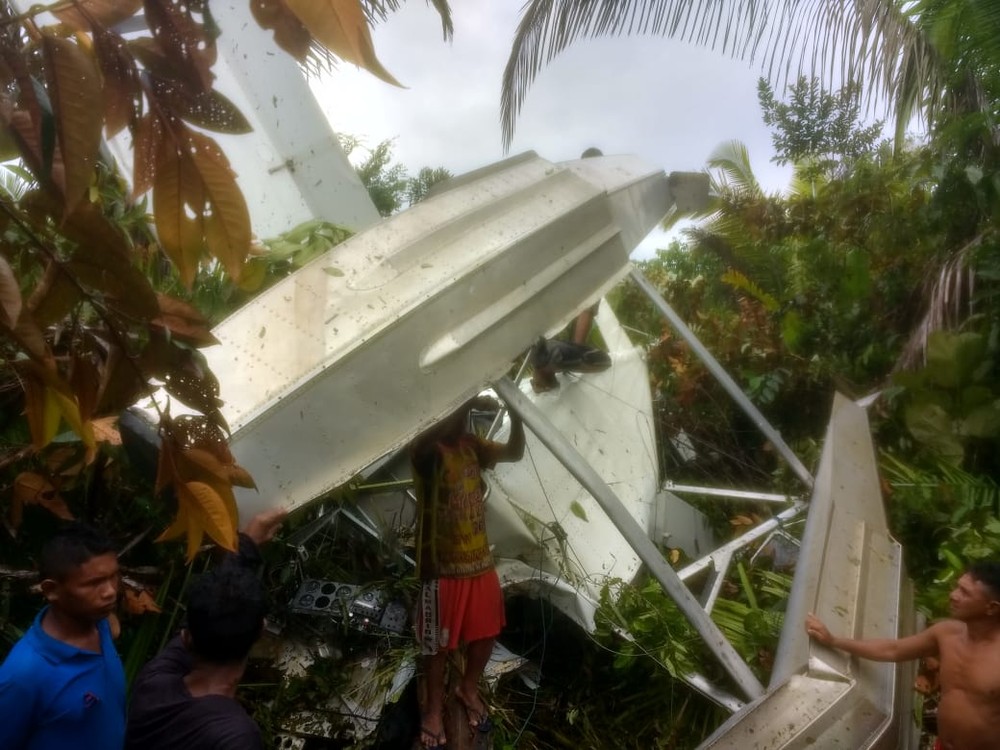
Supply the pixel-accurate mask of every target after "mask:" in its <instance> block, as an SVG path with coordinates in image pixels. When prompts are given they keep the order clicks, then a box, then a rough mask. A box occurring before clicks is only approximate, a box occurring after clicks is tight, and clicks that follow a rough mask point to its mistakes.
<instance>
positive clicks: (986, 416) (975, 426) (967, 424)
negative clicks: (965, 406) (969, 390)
mask: <svg viewBox="0 0 1000 750" xmlns="http://www.w3.org/2000/svg"><path fill="white" fill-rule="evenodd" d="M959 433H960V434H962V435H967V436H969V437H977V438H992V437H996V436H997V435H1000V406H998V405H997V404H996V403H992V404H989V405H988V406H983V407H980V408H978V409H976V410H975V411H973V412H972V413H971V414H969V415H968V416H967V417H966V418H965V419H963V420H962V423H961V426H960V428H959Z"/></svg>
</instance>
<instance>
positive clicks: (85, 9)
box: [52, 0, 142, 31]
mask: <svg viewBox="0 0 1000 750" xmlns="http://www.w3.org/2000/svg"><path fill="white" fill-rule="evenodd" d="M141 6H142V0H75V2H74V3H73V5H72V6H71V7H68V8H67V7H63V8H61V9H58V10H53V11H52V15H54V16H55V17H56V18H58V19H59V20H60V21H62V22H63V23H65V24H66V25H68V26H70V27H71V28H72V29H73V30H74V31H91V30H92V29H93V24H92V23H91V21H93V22H95V23H96V24H97V25H98V26H99V27H100V26H105V27H106V26H117V25H118V24H120V23H121V22H122V21H124V20H126V19H127V18H131V17H132V16H134V15H135V14H136V12H137V11H138V10H139V8H140V7H141Z"/></svg>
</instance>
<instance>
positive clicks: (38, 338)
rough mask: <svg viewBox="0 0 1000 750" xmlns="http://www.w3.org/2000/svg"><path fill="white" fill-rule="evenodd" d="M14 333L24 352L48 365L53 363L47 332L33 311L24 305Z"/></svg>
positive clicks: (36, 360)
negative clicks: (43, 330)
mask: <svg viewBox="0 0 1000 750" xmlns="http://www.w3.org/2000/svg"><path fill="white" fill-rule="evenodd" d="M12 335H13V337H14V340H15V341H16V342H17V343H18V344H19V345H20V346H21V348H22V350H23V351H24V353H25V354H27V355H28V356H29V357H30V358H31V359H32V360H34V361H35V362H38V363H40V364H45V365H48V366H52V365H53V362H54V360H53V359H52V350H51V349H49V345H48V342H46V340H45V334H44V333H43V332H42V329H41V328H39V326H38V324H37V323H36V322H35V319H34V316H33V315H32V314H31V312H30V311H28V310H27V309H25V308H23V307H22V308H21V315H20V317H19V318H18V319H17V324H16V325H15V326H14V330H13V332H12Z"/></svg>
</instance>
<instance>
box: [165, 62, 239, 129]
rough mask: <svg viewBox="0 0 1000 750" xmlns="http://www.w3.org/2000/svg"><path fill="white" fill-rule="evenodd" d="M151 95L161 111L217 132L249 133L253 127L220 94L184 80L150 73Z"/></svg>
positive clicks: (234, 106)
mask: <svg viewBox="0 0 1000 750" xmlns="http://www.w3.org/2000/svg"><path fill="white" fill-rule="evenodd" d="M150 82H151V88H152V93H153V95H154V96H155V97H156V100H157V102H158V103H159V105H160V106H161V107H162V108H165V109H166V110H168V111H169V112H170V113H171V114H172V115H175V116H177V117H180V118H181V119H184V120H187V121H188V122H190V123H192V124H194V125H198V126H199V127H202V128H205V129H206V130H213V131H215V132H217V133H231V134H240V133H249V132H250V131H251V130H253V128H252V127H251V126H250V123H249V122H247V119H246V118H245V117H244V116H243V113H242V112H240V111H239V110H238V109H237V108H236V105H235V104H233V103H232V102H231V101H229V99H227V98H226V97H225V96H223V95H222V94H220V93H219V92H218V91H215V90H214V89H213V90H210V91H201V90H197V89H193V88H191V87H190V86H188V85H186V84H185V83H184V82H183V81H179V80H177V79H174V78H163V77H161V76H158V75H156V74H153V73H151V74H150Z"/></svg>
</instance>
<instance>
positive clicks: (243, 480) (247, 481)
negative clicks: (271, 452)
mask: <svg viewBox="0 0 1000 750" xmlns="http://www.w3.org/2000/svg"><path fill="white" fill-rule="evenodd" d="M229 481H230V483H231V484H233V485H235V486H236V487H246V488H248V489H251V490H255V489H257V483H256V482H255V481H254V480H253V477H252V476H250V472H249V471H247V470H246V469H244V468H243V467H242V466H240V465H239V464H233V465H232V466H231V467H230V468H229Z"/></svg>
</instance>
